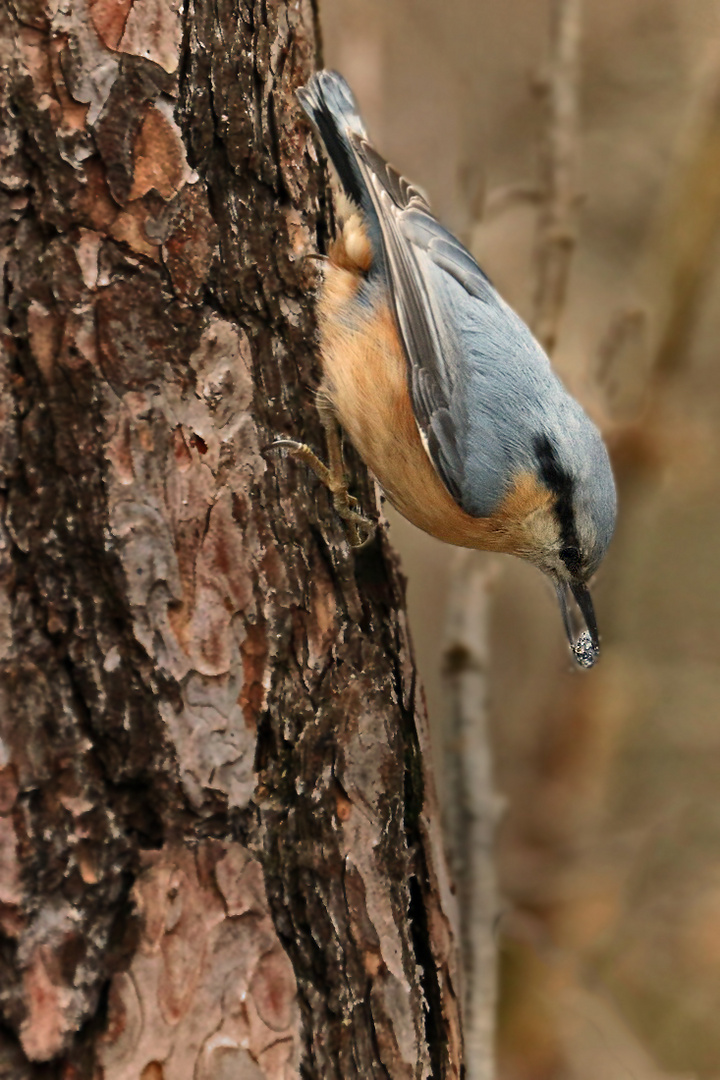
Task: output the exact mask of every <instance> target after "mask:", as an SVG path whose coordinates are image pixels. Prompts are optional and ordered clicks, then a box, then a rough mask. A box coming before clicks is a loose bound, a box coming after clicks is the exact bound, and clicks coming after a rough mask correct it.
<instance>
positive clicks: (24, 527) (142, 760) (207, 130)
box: [0, 0, 460, 1080]
mask: <svg viewBox="0 0 720 1080" xmlns="http://www.w3.org/2000/svg"><path fill="white" fill-rule="evenodd" d="M318 47H319V45H318V28H317V17H316V11H315V10H314V8H313V6H312V5H311V3H310V0H299V2H297V3H292V4H291V3H280V2H275V3H272V2H266V0H256V2H239V3H235V4H231V3H228V2H227V0H216V2H215V3H213V4H210V3H208V2H207V0H186V3H185V6H184V7H182V8H181V7H180V6H179V5H178V3H177V2H176V0H135V3H132V0H95V2H94V3H90V4H87V3H86V2H85V0H72V2H71V3H69V4H66V5H62V4H57V3H48V4H45V3H44V0H3V5H2V8H1V9H0V53H1V54H2V55H0V64H1V66H2V71H3V83H2V86H1V87H0V117H1V121H0V122H1V132H0V143H1V145H2V160H1V161H0V259H1V262H2V268H3V295H2V305H3V307H2V324H3V338H2V346H3V351H2V358H1V363H2V366H1V369H0V416H1V422H0V587H1V588H2V592H3V596H2V600H1V603H0V738H1V740H2V742H1V744H0V765H1V766H2V769H1V771H0V863H1V867H0V1008H1V1010H2V1028H1V1029H0V1076H3V1077H4V1076H7V1077H12V1078H13V1080H15V1078H17V1080H25V1078H27V1080H36V1078H38V1080H39V1078H43V1080H49V1078H53V1080H54V1078H58V1080H60V1078H62V1080H84V1078H85V1077H88V1078H89V1077H93V1078H103V1080H131V1078H132V1080H136V1078H142V1080H184V1078H186V1077H187V1078H188V1080H190V1078H193V1080H210V1078H212V1080H218V1078H219V1080H223V1078H225V1077H227V1078H230V1077H232V1078H233V1080H263V1078H267V1080H280V1078H282V1080H289V1078H291V1077H298V1076H301V1077H304V1078H318V1080H319V1078H322V1080H330V1078H334V1077H337V1078H338V1080H339V1078H342V1080H349V1078H352V1077H361V1078H362V1080H371V1078H375V1077H382V1078H388V1077H390V1078H393V1080H395V1078H403V1080H405V1078H408V1080H410V1078H415V1077H437V1078H439V1077H454V1076H459V1075H460V1034H459V1018H458V1001H457V973H456V969H455V952H454V937H453V929H452V918H451V916H452V897H451V895H450V890H449V888H448V885H447V881H446V878H445V875H444V869H443V866H444V864H443V860H442V855H441V852H440V845H439V840H438V836H439V831H438V819H437V812H436V807H435V803H434V795H433V790H432V782H431V779H430V776H429V774H428V772H427V767H426V758H425V750H426V746H425V738H426V737H425V726H424V725H425V718H424V707H423V704H422V701H421V693H420V691H419V688H418V684H417V680H416V677H415V672H414V668H413V662H412V654H411V647H410V643H409V640H408V634H407V629H406V623H405V615H404V606H403V605H404V596H403V583H402V579H401V576H400V574H399V572H398V567H397V563H396V560H395V559H394V557H393V554H392V552H391V550H390V548H389V546H388V544H387V541H386V538H385V535H384V533H383V531H382V529H380V530H379V532H378V537H377V540H376V542H375V543H374V544H372V545H371V546H370V547H369V548H368V549H367V550H365V551H363V552H360V553H357V554H355V553H353V552H352V551H351V550H350V549H349V547H348V544H347V542H346V539H345V536H344V533H343V528H342V524H341V523H340V522H339V521H338V520H336V518H335V516H334V514H333V511H332V506H331V503H330V501H329V498H328V495H327V493H326V492H325V491H324V489H322V488H321V487H320V486H319V484H318V483H317V482H316V480H315V479H314V478H313V476H311V475H309V474H308V473H307V471H305V470H304V469H302V468H301V467H299V466H296V465H294V464H293V463H292V462H291V461H289V460H288V459H282V458H276V457H268V456H267V455H266V454H264V453H263V447H265V446H266V445H267V444H268V443H269V442H271V441H272V439H273V438H274V437H275V436H276V435H282V434H284V435H291V436H293V437H299V438H303V439H307V440H308V441H309V442H310V443H311V444H312V445H314V446H316V447H321V446H322V443H321V431H320V426H319V423H318V418H317V415H316V413H315V410H314V404H313V388H314V386H316V385H317V381H318V361H317V356H316V350H315V345H314V329H315V327H314V321H313V319H314V316H313V305H312V290H313V288H314V284H315V269H314V266H313V264H312V263H311V262H308V261H307V260H305V259H304V258H303V256H304V255H305V254H306V253H307V252H309V251H313V250H316V249H317V248H318V246H319V247H320V248H321V249H322V247H323V246H324V245H325V242H326V239H327V236H328V231H329V219H330V212H329V201H328V194H327V185H326V175H325V172H324V169H323V167H322V165H321V164H320V163H319V162H318V158H317V154H316V150H315V148H314V144H313V141H312V138H311V136H310V133H309V130H308V127H307V125H306V124H305V123H304V121H303V120H302V118H301V115H300V112H299V110H298V107H297V105H296V103H295V99H294V91H295V89H296V88H297V87H298V86H299V85H301V84H302V83H304V82H305V81H306V79H307V77H308V76H309V74H310V72H311V71H312V69H313V68H314V66H315V65H316V62H317V53H318ZM350 465H351V471H352V474H353V477H354V482H355V487H354V491H355V494H356V495H357V496H358V498H359V500H360V505H361V507H362V508H363V510H364V511H365V512H368V513H375V512H376V506H375V496H374V492H373V488H372V485H371V483H370V482H369V480H368V477H367V475H366V474H365V472H364V470H363V469H362V467H361V465H360V463H359V462H358V461H357V460H356V459H353V458H352V457H351V461H350Z"/></svg>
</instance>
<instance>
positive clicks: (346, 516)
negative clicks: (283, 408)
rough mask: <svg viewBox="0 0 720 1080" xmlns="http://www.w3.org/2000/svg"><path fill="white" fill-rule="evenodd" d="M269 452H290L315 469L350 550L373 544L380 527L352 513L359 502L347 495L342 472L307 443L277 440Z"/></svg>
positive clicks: (356, 513)
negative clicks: (341, 526)
mask: <svg viewBox="0 0 720 1080" xmlns="http://www.w3.org/2000/svg"><path fill="white" fill-rule="evenodd" d="M266 450H287V451H288V453H289V454H290V455H291V456H292V457H294V458H296V459H297V460H298V461H302V463H303V464H304V465H307V466H308V468H309V469H312V471H313V472H314V473H315V475H316V476H317V478H318V480H319V481H320V483H321V484H324V485H325V487H326V488H327V489H328V491H329V492H330V494H331V495H332V500H333V506H334V507H335V512H336V513H337V515H338V517H339V518H341V520H342V521H343V522H344V523H345V527H346V529H347V536H348V541H349V543H350V546H351V547H354V548H363V547H365V545H366V544H368V543H369V542H370V541H371V540H372V538H373V536H374V535H375V530H376V528H377V526H376V524H375V522H374V521H371V520H370V519H369V518H366V517H364V516H363V515H362V514H358V512H357V511H356V510H355V509H353V508H354V507H355V506H357V499H356V498H354V496H352V495H351V494H350V492H349V491H348V486H347V478H346V477H345V474H344V473H343V472H342V471H341V470H332V469H329V468H328V466H327V465H326V464H325V463H324V462H323V461H321V460H320V458H319V457H318V456H317V454H316V453H315V451H314V450H312V449H311V448H310V447H309V446H308V445H307V443H302V442H296V441H295V439H276V440H275V442H273V443H271V444H270V445H269V446H268V447H266Z"/></svg>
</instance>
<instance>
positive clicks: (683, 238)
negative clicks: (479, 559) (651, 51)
mask: <svg viewBox="0 0 720 1080" xmlns="http://www.w3.org/2000/svg"><path fill="white" fill-rule="evenodd" d="M719 232H720V27H719V28H718V32H717V33H716V35H715V37H714V39H713V40H712V42H711V44H710V46H709V49H708V56H707V58H706V63H705V64H704V65H703V66H702V68H701V71H700V74H699V76H698V79H697V83H696V86H695V90H694V93H693V94H692V96H691V100H690V103H689V105H688V110H687V114H686V118H685V121H684V123H683V124H682V126H681V135H680V138H679V145H678V147H677V149H676V153H675V157H674V166H673V168H672V169H671V171H670V178H669V180H668V182H667V185H666V187H665V190H664V192H663V193H662V195H661V197H660V199H659V205H658V209H657V211H656V213H655V215H654V218H653V220H652V223H651V226H650V230H649V233H648V237H647V240H646V243H645V246H644V251H643V253H642V256H641V258H640V260H639V265H638V267H637V269H636V274H635V281H636V296H638V297H641V298H642V302H641V303H639V304H636V305H635V308H634V309H633V308H628V309H626V310H624V311H620V312H617V313H616V314H615V316H614V317H613V319H612V320H611V323H610V326H609V328H608V330H607V332H606V334H605V337H604V338H603V340H602V341H601V343H600V345H599V347H598V352H597V356H596V360H595V382H596V385H597V387H598V389H599V390H600V391H601V393H602V395H603V398H604V406H605V409H606V413H607V415H608V417H609V418H612V420H613V421H614V422H615V424H616V427H617V429H618V430H617V431H616V432H615V437H614V442H615V444H616V451H617V452H619V448H620V445H621V443H622V441H623V439H624V438H625V436H624V435H623V432H625V434H626V435H627V437H628V439H629V441H630V444H631V445H632V447H633V450H632V455H631V456H632V457H633V458H634V457H636V456H637V455H638V453H639V454H640V458H641V460H642V461H643V462H645V460H646V457H647V454H646V452H645V444H646V443H647V442H648V440H649V439H650V438H651V436H650V434H649V433H650V430H651V425H650V424H649V422H648V420H647V418H646V419H645V422H644V423H643V425H642V432H644V438H642V437H641V438H638V435H639V431H640V429H638V428H637V421H638V418H639V417H640V414H641V412H642V411H643V406H647V405H648V402H649V400H650V401H652V400H654V398H653V389H654V388H655V387H654V385H653V384H654V382H655V381H656V380H658V379H659V380H660V381H662V380H664V379H666V378H667V377H669V376H671V375H674V374H676V373H677V372H678V371H680V370H681V368H682V366H683V364H684V363H685V362H686V360H687V357H688V353H689V347H690V344H691V342H692V336H693V332H694V329H695V326H696V323H697V319H698V315H699V309H700V305H701V302H702V298H703V290H704V287H705V283H706V282H707V280H708V277H709V273H710V269H711V265H712V261H713V259H714V258H715V257H716V249H717V240H718V233H719ZM651 408H652V405H651Z"/></svg>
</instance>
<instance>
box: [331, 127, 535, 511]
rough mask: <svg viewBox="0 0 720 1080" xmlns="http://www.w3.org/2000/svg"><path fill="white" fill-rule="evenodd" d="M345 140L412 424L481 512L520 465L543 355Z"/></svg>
mask: <svg viewBox="0 0 720 1080" xmlns="http://www.w3.org/2000/svg"><path fill="white" fill-rule="evenodd" d="M350 141H351V143H352V145H353V149H354V150H355V153H356V156H357V160H358V165H359V167H360V171H361V173H362V177H363V180H364V181H365V184H366V185H367V188H368V191H369V193H370V196H371V199H372V203H373V206H374V209H375V211H376V213H377V217H378V220H379V225H380V233H381V237H382V246H383V255H384V267H385V269H386V272H387V276H388V278H389V282H390V289H391V293H392V298H393V305H394V309H395V316H396V319H397V323H398V329H399V331H400V336H401V338H402V341H403V345H404V347H405V352H406V356H407V360H408V372H409V385H410V392H411V397H412V402H413V409H414V412H415V417H416V420H417V424H418V429H419V431H420V434H421V436H422V439H423V442H424V444H425V447H426V449H427V451H428V453H429V455H430V458H431V460H432V462H433V464H434V466H435V468H436V470H437V472H438V473H439V475H440V477H441V478H442V480H443V482H444V484H445V486H446V487H447V488H448V490H449V491H450V493H451V494H452V495H453V497H454V498H455V499H456V500H457V501H458V502H459V503H460V505H461V506H462V507H463V509H465V510H466V511H467V512H468V513H471V514H474V515H476V516H483V515H486V514H490V513H491V512H492V510H493V508H494V507H495V506H496V505H497V503H498V502H499V500H500V499H501V498H502V496H503V494H504V493H505V491H506V488H507V484H508V480H509V477H510V475H511V474H512V473H513V472H515V471H516V470H517V468H519V467H522V465H523V464H524V462H523V460H522V458H523V457H524V455H525V451H526V449H527V447H528V445H529V444H530V440H529V439H528V428H529V427H530V426H531V422H532V418H531V417H530V416H529V415H528V409H527V404H528V401H527V398H528V395H531V396H532V397H534V398H535V399H536V400H537V398H538V397H539V398H542V396H543V391H545V390H547V388H548V383H549V381H550V380H553V376H552V375H551V374H550V368H549V363H548V361H547V358H546V357H545V355H544V353H543V352H542V350H541V349H540V348H539V346H538V345H537V343H536V342H535V341H534V339H533V338H532V335H531V334H530V332H529V330H528V329H527V327H525V325H524V324H523V323H522V321H521V320H520V319H519V318H518V316H517V315H515V313H514V312H513V311H512V310H511V309H510V308H509V307H508V306H507V305H506V304H505V303H504V301H503V300H502V299H501V298H500V296H499V295H498V293H497V292H496V290H495V289H494V288H493V286H492V284H491V283H490V281H489V280H488V278H487V277H486V275H485V274H484V273H483V271H482V270H481V269H480V267H479V266H478V265H477V263H476V262H475V260H474V259H473V257H472V256H471V255H470V253H469V252H468V251H467V250H466V249H465V248H464V247H463V246H462V244H461V243H460V242H459V241H458V240H456V239H455V237H454V236H452V234H451V233H449V232H448V231H447V230H446V229H444V228H443V227H442V226H441V225H440V224H439V223H438V222H437V221H436V220H435V218H434V217H433V216H432V213H431V212H430V208H429V207H428V205H427V203H426V201H425V199H424V198H423V196H422V195H421V193H420V192H419V191H417V189H416V188H414V187H413V186H412V185H411V184H409V183H408V181H407V180H405V179H404V178H403V177H401V176H400V175H399V174H398V173H397V172H396V171H395V170H394V169H393V168H392V166H390V165H388V164H387V162H386V161H385V160H384V159H383V158H382V157H380V155H379V154H378V153H377V152H376V151H375V150H374V148H373V147H372V146H371V145H370V144H369V143H368V142H366V141H365V140H364V139H363V138H361V137H360V136H351V139H350ZM528 360H529V361H530V363H529V364H528V362H527V361H528ZM523 405H524V406H525V407H524V409H523V407H522V406H523ZM518 406H520V409H519V410H518Z"/></svg>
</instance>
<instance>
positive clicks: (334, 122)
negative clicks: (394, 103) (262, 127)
mask: <svg viewBox="0 0 720 1080" xmlns="http://www.w3.org/2000/svg"><path fill="white" fill-rule="evenodd" d="M297 96H298V100H299V102H300V104H301V105H302V107H303V109H304V110H305V112H306V113H307V115H308V116H309V118H310V120H311V121H312V124H313V126H314V127H315V129H316V131H317V133H318V135H319V136H320V138H321V139H322V141H323V143H324V145H325V149H326V151H327V154H328V157H329V158H330V160H331V161H332V163H333V165H334V166H335V169H336V170H337V174H338V176H339V177H340V183H341V184H342V186H343V188H344V190H345V194H346V195H348V196H349V197H350V198H351V199H352V200H353V202H354V203H356V204H357V205H358V206H364V205H365V204H366V203H367V201H368V200H367V194H366V187H365V182H364V180H363V178H362V174H361V172H360V169H359V168H358V164H357V159H356V157H355V152H354V151H353V148H352V146H351V144H350V140H349V139H348V134H349V133H350V132H352V133H354V134H356V135H360V136H361V137H362V138H366V137H367V136H366V132H365V125H364V124H363V122H362V120H361V119H360V114H359V112H358V107H357V103H356V101H355V98H354V97H353V93H352V90H351V89H350V87H349V86H348V84H347V83H346V82H345V80H344V79H343V77H342V75H338V73H337V71H318V72H316V74H315V75H313V77H312V78H311V79H310V82H309V83H308V84H307V86H303V87H302V88H301V89H300V90H298V91H297Z"/></svg>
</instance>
